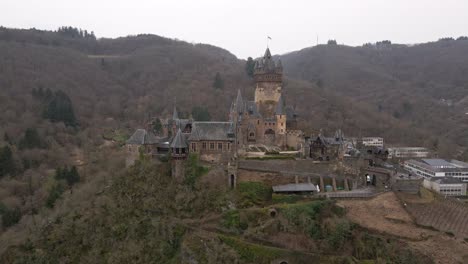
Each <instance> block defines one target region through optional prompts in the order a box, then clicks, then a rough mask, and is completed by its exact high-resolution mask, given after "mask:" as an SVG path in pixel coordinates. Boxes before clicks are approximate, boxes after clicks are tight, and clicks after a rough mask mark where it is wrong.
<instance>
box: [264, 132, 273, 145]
mask: <svg viewBox="0 0 468 264" xmlns="http://www.w3.org/2000/svg"><path fill="white" fill-rule="evenodd" d="M274 144H275V131H274V130H273V129H271V128H269V129H267V130H266V131H265V145H274Z"/></svg>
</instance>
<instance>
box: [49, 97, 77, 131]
mask: <svg viewBox="0 0 468 264" xmlns="http://www.w3.org/2000/svg"><path fill="white" fill-rule="evenodd" d="M44 117H45V118H47V119H49V120H50V121H52V122H64V123H65V125H67V126H76V125H77V122H76V118H75V113H74V111H73V105H72V101H71V99H70V97H68V95H67V94H66V93H64V92H62V91H57V92H55V93H54V94H53V96H52V99H51V100H50V101H49V102H48V104H47V106H46V109H45V111H44Z"/></svg>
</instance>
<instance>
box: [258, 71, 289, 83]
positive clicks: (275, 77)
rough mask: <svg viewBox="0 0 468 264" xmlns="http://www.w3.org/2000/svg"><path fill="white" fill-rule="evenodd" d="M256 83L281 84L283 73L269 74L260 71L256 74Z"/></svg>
mask: <svg viewBox="0 0 468 264" xmlns="http://www.w3.org/2000/svg"><path fill="white" fill-rule="evenodd" d="M254 79H255V82H279V83H281V82H282V81H283V75H282V74H281V73H268V72H266V71H264V70H259V71H258V72H257V71H256V72H255V73H254Z"/></svg>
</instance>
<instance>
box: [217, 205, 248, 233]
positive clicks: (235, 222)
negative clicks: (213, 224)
mask: <svg viewBox="0 0 468 264" xmlns="http://www.w3.org/2000/svg"><path fill="white" fill-rule="evenodd" d="M222 225H223V226H224V227H226V228H229V229H236V230H245V229H247V227H248V224H247V223H246V222H243V221H241V217H240V214H239V211H238V210H230V211H227V212H225V213H224V214H223V221H222Z"/></svg>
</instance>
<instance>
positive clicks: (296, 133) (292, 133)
mask: <svg viewBox="0 0 468 264" xmlns="http://www.w3.org/2000/svg"><path fill="white" fill-rule="evenodd" d="M286 135H288V136H298V137H299V136H302V135H304V132H302V130H286Z"/></svg>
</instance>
